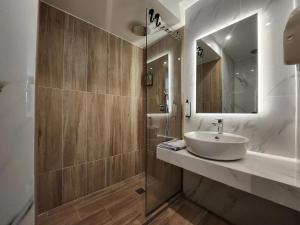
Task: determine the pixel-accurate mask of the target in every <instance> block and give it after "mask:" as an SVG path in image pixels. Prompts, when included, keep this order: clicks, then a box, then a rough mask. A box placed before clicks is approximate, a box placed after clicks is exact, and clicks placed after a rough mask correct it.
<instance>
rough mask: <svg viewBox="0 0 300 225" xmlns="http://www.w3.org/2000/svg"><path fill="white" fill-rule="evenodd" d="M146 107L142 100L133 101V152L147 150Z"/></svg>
mask: <svg viewBox="0 0 300 225" xmlns="http://www.w3.org/2000/svg"><path fill="white" fill-rule="evenodd" d="M144 113H145V107H144V100H143V99H142V98H132V99H131V138H132V151H137V150H142V149H144V148H145V143H146V142H145V118H144V116H145V115H144Z"/></svg>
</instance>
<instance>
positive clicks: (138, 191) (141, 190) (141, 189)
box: [135, 188, 145, 195]
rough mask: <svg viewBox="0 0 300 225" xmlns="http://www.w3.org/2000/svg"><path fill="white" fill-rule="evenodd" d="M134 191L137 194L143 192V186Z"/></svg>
mask: <svg viewBox="0 0 300 225" xmlns="http://www.w3.org/2000/svg"><path fill="white" fill-rule="evenodd" d="M135 192H136V193H138V194H139V195H141V194H144V193H145V189H144V188H139V189H137V190H135Z"/></svg>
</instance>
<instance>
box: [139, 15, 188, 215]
mask: <svg viewBox="0 0 300 225" xmlns="http://www.w3.org/2000/svg"><path fill="white" fill-rule="evenodd" d="M155 14H156V12H155V10H147V44H146V52H147V54H146V55H147V57H146V60H147V63H146V78H145V79H146V81H145V83H146V92H147V99H146V102H147V106H146V108H147V110H146V112H147V113H146V115H147V140H146V143H147V145H146V214H147V215H148V214H150V213H151V212H153V211H154V210H156V209H157V208H158V207H160V206H161V205H162V204H164V203H165V202H166V201H168V200H169V199H171V198H172V197H173V196H175V195H176V194H177V193H179V192H181V183H182V182H181V180H182V171H181V169H180V168H178V167H175V166H173V165H171V164H168V163H166V162H163V161H161V160H159V159H157V158H156V147H157V145H158V144H159V143H161V142H164V141H168V140H171V139H175V138H182V127H181V126H182V123H181V122H182V109H181V44H182V34H183V30H178V31H172V30H171V29H170V28H169V27H168V26H167V25H166V24H165V23H164V22H163V21H162V20H161V18H160V20H158V21H157V20H156V19H155ZM159 24H160V25H159ZM167 29H168V30H167Z"/></svg>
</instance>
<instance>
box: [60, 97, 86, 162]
mask: <svg viewBox="0 0 300 225" xmlns="http://www.w3.org/2000/svg"><path fill="white" fill-rule="evenodd" d="M86 121H87V118H86V94H85V93H83V92H78V91H63V167H66V166H72V165H75V164H78V163H82V162H86V160H87V140H86V139H87V122H86Z"/></svg>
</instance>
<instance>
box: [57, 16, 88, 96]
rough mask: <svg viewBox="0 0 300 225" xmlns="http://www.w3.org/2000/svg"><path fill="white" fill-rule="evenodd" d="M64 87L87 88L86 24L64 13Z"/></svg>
mask: <svg viewBox="0 0 300 225" xmlns="http://www.w3.org/2000/svg"><path fill="white" fill-rule="evenodd" d="M64 31H65V33H64V75H63V77H64V85H63V87H64V88H65V89H74V90H81V91H86V90H87V61H88V57H87V53H88V24H87V23H85V22H83V21H81V20H79V19H77V18H75V17H73V16H70V15H66V17H65V29H64Z"/></svg>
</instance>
